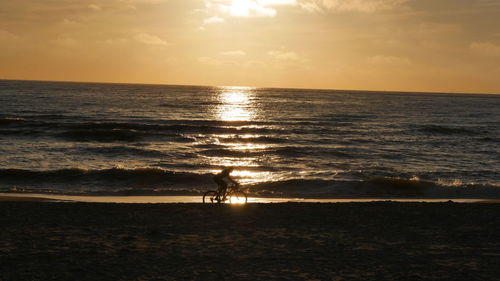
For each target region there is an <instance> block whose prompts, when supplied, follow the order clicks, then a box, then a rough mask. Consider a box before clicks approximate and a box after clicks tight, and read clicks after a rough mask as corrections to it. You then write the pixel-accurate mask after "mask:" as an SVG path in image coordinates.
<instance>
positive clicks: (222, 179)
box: [214, 167, 238, 201]
mask: <svg viewBox="0 0 500 281" xmlns="http://www.w3.org/2000/svg"><path fill="white" fill-rule="evenodd" d="M233 170H234V168H233V167H228V168H225V169H224V170H222V171H221V172H220V173H218V174H216V175H214V181H215V183H217V185H218V186H219V194H223V196H224V198H222V201H225V200H227V198H226V190H227V186H228V185H229V184H230V183H232V184H234V185H238V182H237V181H235V180H234V179H233V178H231V176H230V175H229V174H231V172H232V171H233Z"/></svg>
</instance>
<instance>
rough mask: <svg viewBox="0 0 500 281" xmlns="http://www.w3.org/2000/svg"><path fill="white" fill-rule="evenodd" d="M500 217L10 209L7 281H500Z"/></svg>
mask: <svg viewBox="0 0 500 281" xmlns="http://www.w3.org/2000/svg"><path fill="white" fill-rule="evenodd" d="M499 211H500V205H498V204H463V203H397V202H375V203H336V204H319V203H316V204H315V203H281V204H247V205H245V206H231V205H203V204H103V203H53V202H26V201H25V202H0V224H1V225H2V231H0V280H2V281H7V280H9V281H10V280H498V278H499V277H500V270H499V269H498V266H497V265H498V264H499V263H500V219H499V218H498V216H496V214H498V213H499Z"/></svg>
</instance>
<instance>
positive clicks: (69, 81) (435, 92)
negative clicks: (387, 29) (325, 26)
mask: <svg viewBox="0 0 500 281" xmlns="http://www.w3.org/2000/svg"><path fill="white" fill-rule="evenodd" d="M0 81H21V82H24V81H25V82H50V83H84V84H115V85H144V86H147V85H150V86H175V87H213V88H217V87H219V88H220V87H249V88H255V89H283V90H313V91H339V92H340V91H351V92H371V93H402V94H445V95H446V94H452V95H500V93H485V92H439V91H409V90H368V89H332V88H301V87H256V86H247V85H187V84H165V83H141V82H130V83H128V82H109V81H104V82H102V81H101V82H98V81H75V80H43V79H11V78H0Z"/></svg>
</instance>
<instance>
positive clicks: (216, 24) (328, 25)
mask: <svg viewBox="0 0 500 281" xmlns="http://www.w3.org/2000/svg"><path fill="white" fill-rule="evenodd" d="M499 19H500V1H498V0H103V1H91V0H23V1H10V0H7V1H0V79H28V80H55V81H94V82H118V83H154V84H182V85H214V86H230V85H234V86H256V87H285V88H319V89H353V90H376V91H378V90H393V91H431V92H472V93H500V78H499V77H500V20H499Z"/></svg>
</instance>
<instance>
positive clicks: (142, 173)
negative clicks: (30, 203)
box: [0, 80, 500, 199]
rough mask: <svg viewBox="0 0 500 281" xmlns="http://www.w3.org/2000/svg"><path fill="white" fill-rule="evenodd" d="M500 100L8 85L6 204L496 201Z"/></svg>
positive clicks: (3, 127) (3, 89)
mask: <svg viewBox="0 0 500 281" xmlns="http://www.w3.org/2000/svg"><path fill="white" fill-rule="evenodd" d="M499 164H500V95H481V94H447V93H400V92H364V91H348V90H306V89H276V88H250V87H202V86H166V85H137V84H100V83H73V82H36V81H11V80H0V192H16V193H18V192H25V193H52V194H71V195H75V194H76V195H198V194H200V193H201V192H203V191H205V190H207V189H215V187H216V185H215V183H214V182H213V181H212V176H211V175H212V174H213V173H216V172H218V171H220V170H221V169H222V168H224V167H228V166H232V167H234V168H235V171H234V172H233V176H234V178H236V179H237V180H238V181H239V182H240V183H242V185H243V187H244V188H245V189H246V190H247V192H248V193H249V194H250V195H251V196H263V197H266V196H272V197H300V198H488V199H500V168H499V167H500V165H499Z"/></svg>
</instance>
